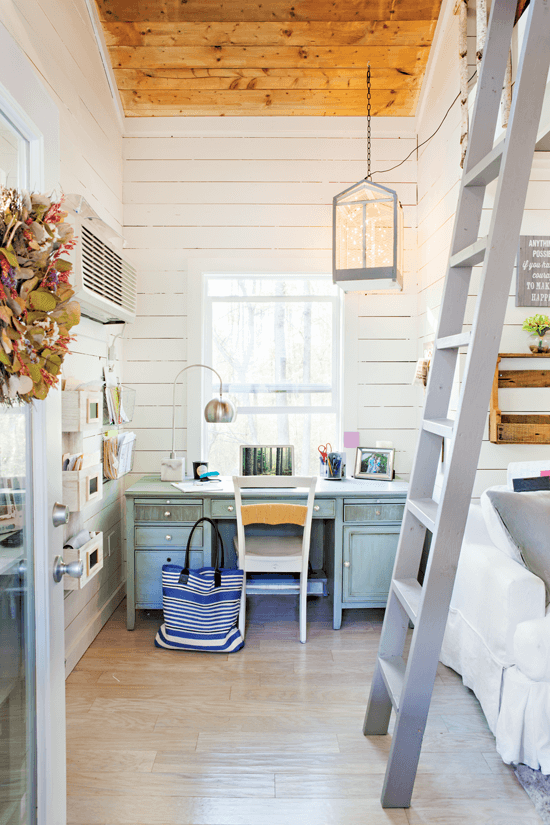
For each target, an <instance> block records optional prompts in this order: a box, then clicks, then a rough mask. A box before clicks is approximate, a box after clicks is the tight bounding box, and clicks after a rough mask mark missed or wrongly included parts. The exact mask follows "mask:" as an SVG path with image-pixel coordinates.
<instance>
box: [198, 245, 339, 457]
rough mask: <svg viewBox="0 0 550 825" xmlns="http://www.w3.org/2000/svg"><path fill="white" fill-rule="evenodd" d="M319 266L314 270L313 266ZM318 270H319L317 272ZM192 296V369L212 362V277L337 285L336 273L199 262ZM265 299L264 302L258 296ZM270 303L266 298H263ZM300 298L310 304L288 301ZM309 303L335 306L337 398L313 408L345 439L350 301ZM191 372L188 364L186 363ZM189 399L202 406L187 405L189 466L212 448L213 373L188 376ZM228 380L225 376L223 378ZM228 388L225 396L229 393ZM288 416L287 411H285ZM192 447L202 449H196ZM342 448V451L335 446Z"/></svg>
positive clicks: (295, 410) (285, 264) (281, 264)
mask: <svg viewBox="0 0 550 825" xmlns="http://www.w3.org/2000/svg"><path fill="white" fill-rule="evenodd" d="M312 264H313V265H312ZM314 267H315V268H314ZM187 276H188V282H187V294H188V298H189V306H193V307H194V308H196V310H197V311H196V312H193V313H191V312H190V313H189V315H188V330H187V335H188V351H187V358H186V363H187V364H196V363H203V364H210V360H211V351H212V350H211V344H210V346H209V347H208V348H207V346H206V342H207V341H209V342H210V341H211V339H212V335H211V317H212V315H211V311H210V310H209V308H208V307H207V303H208V301H209V299H210V298H211V297H213V296H207V294H206V293H207V280H208V278H209V277H216V278H220V277H227V278H233V279H234V278H256V279H257V278H266V279H268V278H292V277H295V278H315V277H322V278H325V277H326V278H327V279H329V278H330V279H331V282H332V276H331V274H330V269H329V267H328V266H327V268H326V269H325V267H322V266H319V262H317V263H316V264H315V262H312V261H310V260H307V259H293V260H292V261H278V262H277V264H276V265H274V266H269V268H268V267H266V262H265V260H258V261H257V263H256V264H255V262H254V261H253V260H251V259H245V260H242V261H239V259H235V260H233V261H231V263H230V264H228V265H226V266H224V267H223V268H222V267H220V265H219V261H217V260H211V261H209V260H207V259H203V260H202V261H200V260H197V259H195V260H194V261H190V265H189V269H188V272H187ZM257 297H260V296H257ZM261 297H264V296H261ZM294 297H296V298H297V299H298V300H299V301H302V302H303V300H304V297H300V296H288V297H287V298H284V299H283V300H288V299H289V298H294ZM305 297H307V299H308V300H310V299H316V300H321V301H323V302H327V301H330V302H332V303H333V315H332V319H333V342H332V358H333V363H332V367H333V370H332V375H333V398H332V404H331V405H327V406H321V407H318V406H313V405H311V406H310V405H308V407H307V413H308V414H319V413H321V414H323V413H326V414H334V415H335V416H336V430H337V432H338V433H341V430H342V422H343V400H342V388H343V334H344V324H343V316H344V301H343V295H342V293H341V292H340V290H338V293H337V294H336V295H333V296H330V295H327V296H312V295H308V296H305ZM265 298H266V300H269V301H272V300H273V299H272V298H271V297H270V296H265ZM182 366H185V363H182ZM187 376H188V377H187V398H189V399H191V398H197V397H198V398H200V403H196V402H195V403H187V410H186V412H187V432H186V447H185V448H184V449H186V452H187V460H188V462H189V463H190V462H191V461H195V460H199V459H200V460H206V447H207V445H208V432H207V428H208V425H207V423H206V422H205V421H204V417H203V415H202V410H203V409H204V406H205V404H206V403H207V402H208V401H209V400H210V399H211V398H212V394H211V387H212V383H211V381H210V373H209V372H208V371H207V370H190V371H189V372H188V373H187ZM222 379H223V376H222ZM225 386H226V385H225V384H224V385H223V387H224V392H225ZM260 410H262V411H263V412H262V413H261V414H266V413H268V414H271V415H273V414H276V407H253V408H250V407H244V408H239V410H238V412H239V411H242V412H243V413H246V414H248V412H251V413H252V414H255V413H258V412H259V411H260ZM302 411H304V412H305V410H304V407H297V406H293V407H286V408H285V409H284V412H285V413H286V414H291V415H292V414H300V413H302ZM281 413H282V411H281ZM190 445H198V450H197V448H196V447H190ZM335 446H336V445H335Z"/></svg>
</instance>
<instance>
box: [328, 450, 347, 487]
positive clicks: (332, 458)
mask: <svg viewBox="0 0 550 825" xmlns="http://www.w3.org/2000/svg"><path fill="white" fill-rule="evenodd" d="M327 462H328V474H327V478H328V479H329V480H331V481H340V480H341V479H342V478H345V477H346V454H345V453H329V454H328V456H327Z"/></svg>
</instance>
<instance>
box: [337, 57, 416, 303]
mask: <svg viewBox="0 0 550 825" xmlns="http://www.w3.org/2000/svg"><path fill="white" fill-rule="evenodd" d="M370 167H371V77H370V63H369V64H368V68H367V176H366V177H365V178H364V179H363V180H360V181H359V182H358V183H355V184H354V185H353V186H350V187H349V189H346V190H345V191H344V192H341V193H340V194H339V195H336V196H335V197H334V198H333V206H332V280H333V281H334V283H335V284H338V286H340V287H341V288H342V289H343V290H344V291H345V292H367V291H377V290H386V289H398V290H399V289H402V288H403V207H402V206H401V204H400V203H399V200H398V198H397V193H396V192H394V191H393V189H388V188H387V187H386V186H381V184H379V183H374V182H373V180H372V175H371V168H370Z"/></svg>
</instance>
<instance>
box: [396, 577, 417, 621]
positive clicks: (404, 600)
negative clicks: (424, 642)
mask: <svg viewBox="0 0 550 825" xmlns="http://www.w3.org/2000/svg"><path fill="white" fill-rule="evenodd" d="M393 589H394V591H395V595H396V596H397V598H398V599H399V601H400V602H401V604H402V605H403V607H404V608H405V610H406V611H407V615H408V617H409V618H410V619H413V620H414V619H416V617H417V616H418V606H419V604H420V598H421V596H422V586H421V585H420V584H419V583H418V582H417V581H416V579H394V580H393Z"/></svg>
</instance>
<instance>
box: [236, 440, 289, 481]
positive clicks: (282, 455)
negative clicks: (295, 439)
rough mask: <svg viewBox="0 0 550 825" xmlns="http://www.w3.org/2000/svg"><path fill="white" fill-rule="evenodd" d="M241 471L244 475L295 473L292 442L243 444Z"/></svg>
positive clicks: (286, 474)
mask: <svg viewBox="0 0 550 825" xmlns="http://www.w3.org/2000/svg"><path fill="white" fill-rule="evenodd" d="M239 472H240V474H241V475H243V476H292V475H294V447H293V446H292V445H291V444H241V448H240V460H239Z"/></svg>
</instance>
